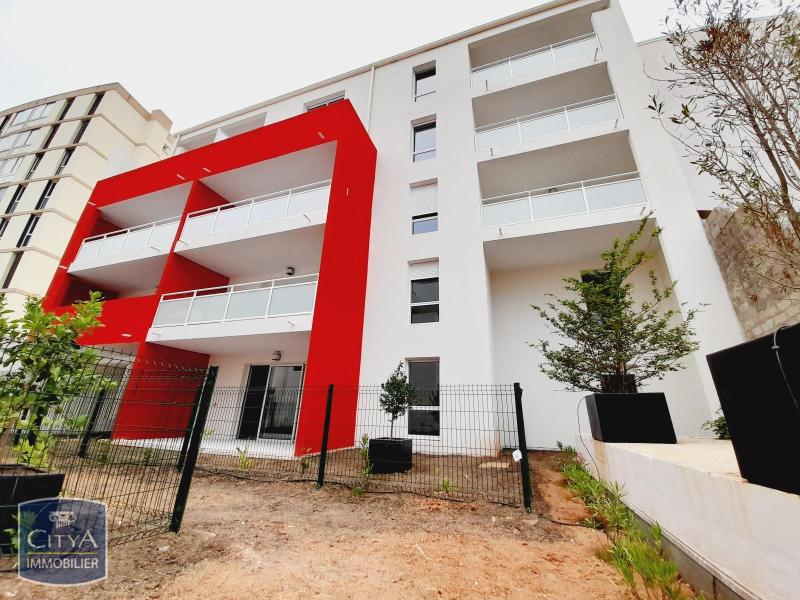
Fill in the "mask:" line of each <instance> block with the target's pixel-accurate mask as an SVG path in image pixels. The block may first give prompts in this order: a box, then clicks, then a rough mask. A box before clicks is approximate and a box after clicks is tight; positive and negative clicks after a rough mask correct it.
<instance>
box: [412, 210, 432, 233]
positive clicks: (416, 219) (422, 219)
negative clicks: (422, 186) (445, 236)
mask: <svg viewBox="0 0 800 600" xmlns="http://www.w3.org/2000/svg"><path fill="white" fill-rule="evenodd" d="M430 221H434V222H435V224H436V226H435V228H434V229H428V230H426V231H414V226H415V225H416V224H418V223H427V222H430ZM437 231H439V213H438V212H433V213H427V214H424V215H416V216H414V215H412V216H411V235H425V234H426V233H436V232H437Z"/></svg>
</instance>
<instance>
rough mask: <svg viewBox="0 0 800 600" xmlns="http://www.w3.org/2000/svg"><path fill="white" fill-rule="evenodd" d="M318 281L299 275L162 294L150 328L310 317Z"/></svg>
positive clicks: (311, 276)
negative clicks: (293, 316) (272, 318)
mask: <svg viewBox="0 0 800 600" xmlns="http://www.w3.org/2000/svg"><path fill="white" fill-rule="evenodd" d="M317 279H318V275H316V274H315V275H302V276H298V277H286V278H283V279H274V280H271V281H256V282H253V283H237V284H236V285H229V286H222V287H215V288H205V289H200V290H191V291H186V292H173V293H171V294H164V295H163V296H161V301H160V302H159V304H158V311H157V312H156V316H155V319H154V320H153V327H167V326H172V325H196V324H198V323H222V322H225V321H239V320H242V319H267V318H271V317H286V316H290V315H307V314H311V313H312V312H313V311H314V298H315V296H316V293H317Z"/></svg>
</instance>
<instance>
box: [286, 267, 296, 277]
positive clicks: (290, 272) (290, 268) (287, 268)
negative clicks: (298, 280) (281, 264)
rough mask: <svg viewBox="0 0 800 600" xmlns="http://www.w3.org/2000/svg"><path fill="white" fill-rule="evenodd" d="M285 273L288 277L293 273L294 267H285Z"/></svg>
mask: <svg viewBox="0 0 800 600" xmlns="http://www.w3.org/2000/svg"><path fill="white" fill-rule="evenodd" d="M286 275H287V276H289V277H291V276H292V275H294V267H286Z"/></svg>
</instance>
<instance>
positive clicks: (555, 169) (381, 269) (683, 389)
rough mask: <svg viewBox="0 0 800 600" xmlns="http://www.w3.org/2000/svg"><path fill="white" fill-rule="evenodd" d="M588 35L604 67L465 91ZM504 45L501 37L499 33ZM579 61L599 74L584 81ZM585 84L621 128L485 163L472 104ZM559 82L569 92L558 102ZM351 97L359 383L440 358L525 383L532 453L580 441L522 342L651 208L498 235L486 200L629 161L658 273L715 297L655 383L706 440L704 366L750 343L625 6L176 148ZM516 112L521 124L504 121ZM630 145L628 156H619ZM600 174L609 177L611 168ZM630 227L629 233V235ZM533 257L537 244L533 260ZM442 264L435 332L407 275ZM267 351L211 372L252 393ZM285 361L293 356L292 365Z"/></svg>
mask: <svg viewBox="0 0 800 600" xmlns="http://www.w3.org/2000/svg"><path fill="white" fill-rule="evenodd" d="M592 11H594V12H593V14H592ZM540 22H541V23H540ZM592 31H594V32H595V33H596V35H597V38H598V39H599V42H600V45H601V46H602V48H601V49H600V50H598V52H597V53H596V54H594V55H593V56H589V57H583V58H580V59H578V60H575V61H572V62H569V63H563V64H559V65H556V66H553V67H548V68H546V69H542V70H541V71H537V72H533V73H528V74H525V75H520V76H519V77H515V78H513V79H509V80H506V81H503V82H495V83H491V84H490V85H489V88H488V90H487V89H472V88H471V81H470V79H471V77H470V67H471V66H474V65H478V64H481V63H483V62H489V61H492V60H495V59H497V58H502V57H507V56H510V55H512V54H516V53H519V52H522V51H524V50H532V49H534V48H537V47H541V46H544V45H547V44H551V43H555V42H558V41H560V40H564V39H567V38H572V37H574V36H578V35H582V34H586V33H590V32H592ZM498 34H504V37H502V38H494V37H493V36H496V35H498ZM489 38H492V39H489ZM434 61H435V64H436V72H437V75H436V79H437V81H436V93H435V94H432V95H430V96H426V97H424V98H421V99H419V100H418V101H415V99H414V95H413V73H414V69H415V68H416V67H419V66H421V65H426V64H429V63H432V62H434ZM583 67H592V68H591V69H588V70H587V69H584V70H583V71H581V68H583ZM598 69H600V70H599V71H598ZM603 69H605V72H606V73H607V75H606V74H605V73H604V72H603V71H602V70H603ZM582 75H583V76H586V77H587V89H586V95H585V98H584V99H587V100H588V99H591V98H594V97H597V96H598V95H604V94H606V93H608V91H609V90H608V83H609V82H610V84H611V87H612V88H613V93H615V94H616V96H617V101H618V103H619V106H620V108H621V110H622V114H623V116H624V118H623V119H620V120H619V121H618V122H615V123H605V124H602V125H598V126H594V127H588V128H585V129H580V130H575V131H570V132H568V133H564V134H559V135H554V136H549V137H547V138H542V139H538V140H535V141H533V142H526V143H525V144H520V145H518V146H509V147H506V148H504V149H503V150H501V151H498V152H497V153H496V154H495V156H496V158H494V159H492V156H491V155H487V152H482V153H476V151H475V142H474V128H475V125H476V123H478V124H480V125H484V124H485V123H486V121H485V119H486V118H488V117H484V116H480V117H478V116H477V114H476V112H475V109H474V106H480V107H481V110H482V111H484V112H486V111H489V110H490V109H491V110H499V111H500V112H501V113H502V109H498V108H497V107H498V106H508V110H509V111H511V110H513V108H514V107H526V106H534V107H535V106H539V105H538V104H537V102H538V101H539V99H536V98H534V99H531V98H528V97H526V96H524V94H536V93H537V92H536V90H537V86H540V87H541V89H542V90H546V92H547V93H546V95H544V96H543V98H545V97H546V98H558V97H560V95H561V96H563V97H567V96H569V97H570V101H572V98H575V97H576V95H577V97H578V98H580V94H579V90H580V87H581V86H580V77H581V76H582ZM556 76H560V77H561V79H554V78H555V77H556ZM559 82H561V83H559ZM560 85H563V86H565V87H564V91H563V92H560V91H559V86H560ZM339 92H344V94H345V97H346V98H347V99H349V100H350V101H351V102H352V103H353V106H354V108H355V110H356V112H357V113H358V114H359V116H360V117H361V119H362V121H363V122H364V124H365V126H366V127H367V129H368V132H369V135H370V137H371V138H372V140H373V142H374V143H375V145H376V147H377V150H378V162H377V171H376V181H375V190H374V200H373V213H372V237H371V246H370V257H369V275H368V285H367V300H366V315H365V322H364V332H363V348H362V361H361V382H362V384H364V385H375V384H379V383H380V382H382V381H384V380H385V379H386V377H387V376H388V375H389V373H390V372H391V371H392V370H393V368H394V367H395V366H396V365H397V363H398V362H399V361H407V360H409V359H412V360H413V359H424V358H438V359H439V361H440V381H441V383H442V384H491V383H503V384H510V383H512V382H514V381H520V382H521V383H522V385H523V387H524V388H525V394H524V406H525V412H526V425H527V429H528V445H529V446H530V447H552V446H553V445H554V443H555V441H557V440H569V439H571V438H572V436H573V435H574V433H575V431H576V427H575V405H576V401H577V399H578V398H579V397H580V396H581V395H582V394H579V393H575V394H568V393H563V392H559V391H558V389H559V384H557V383H555V382H551V381H548V380H546V379H545V378H544V377H543V376H542V375H541V374H540V373H539V372H538V369H537V367H536V365H537V364H538V363H539V362H540V357H539V356H538V355H537V353H536V351H535V350H534V349H532V348H530V347H528V346H527V345H526V344H525V342H533V341H536V340H537V339H538V337H540V336H542V335H545V332H544V330H543V328H542V323H541V322H539V320H538V319H537V318H536V316H535V314H534V313H533V311H532V310H531V309H530V308H529V305H530V304H533V303H536V302H541V301H542V300H543V297H544V296H543V295H544V294H545V293H546V292H559V291H560V289H561V288H562V284H561V282H560V279H561V278H562V277H564V276H567V275H577V274H578V273H579V272H580V270H581V269H585V268H590V267H592V266H594V265H595V264H596V260H597V256H598V254H599V249H600V248H602V247H606V246H608V245H609V244H610V243H611V241H612V239H613V237H614V236H615V235H620V232H622V234H623V235H624V234H625V233H626V232H628V231H631V230H632V229H633V228H634V227H635V221H636V219H637V218H638V217H639V215H640V214H641V212H640V211H638V208H637V209H626V210H622V211H618V212H614V211H610V212H603V213H597V214H586V215H580V216H576V217H564V218H559V219H554V220H551V221H545V222H542V223H535V224H532V225H528V226H513V227H509V228H506V227H501V228H499V231H498V228H492V229H491V230H489V229H483V228H482V224H481V223H482V221H481V198H482V196H483V197H488V196H489V195H492V194H493V193H510V192H518V191H522V190H523V189H526V188H525V187H521V186H524V185H526V182H531V181H539V180H541V181H543V182H544V183H545V184H546V183H549V181H550V179H548V178H554V179H555V180H554V181H553V183H555V184H562V183H566V182H568V181H574V180H577V179H581V178H582V177H584V174H585V173H592V172H600V174H604V175H612V174H616V173H618V172H620V171H621V170H628V169H629V168H630V167H633V170H638V171H639V173H640V174H641V178H642V181H643V183H644V186H645V188H646V190H647V195H648V198H649V206H650V208H652V209H653V210H654V218H655V221H656V222H657V224H658V225H660V226H662V227H664V229H665V232H664V234H663V236H662V240H661V246H660V251H659V256H658V257H657V264H658V268H659V271H660V273H661V274H662V275H663V277H662V280H663V281H664V282H667V281H669V280H671V279H677V280H678V291H677V300H678V301H679V302H681V303H684V302H685V303H686V304H687V306H697V305H698V304H700V303H710V304H711V307H710V308H708V309H706V311H705V312H704V313H703V314H702V315H700V316H698V318H697V320H696V328H697V331H698V334H699V339H700V342H701V345H702V348H701V350H700V351H699V352H697V353H695V355H694V356H692V357H689V358H688V359H687V361H686V362H687V367H688V368H687V369H686V370H685V371H683V372H681V373H677V374H671V375H670V376H669V377H667V378H666V379H665V381H663V382H661V383H659V384H658V385H653V386H652V389H659V390H663V391H665V392H666V393H667V395H668V398H669V402H670V408H671V410H672V414H673V419H674V421H675V425H676V429H677V431H678V433H679V434H680V435H688V434H700V433H701V431H700V429H699V427H700V424H701V423H702V422H703V421H704V420H705V419H706V418H708V415H709V414H710V413H711V412H712V411H713V410H714V409H715V408H716V407H717V406H718V402H717V398H716V394H715V391H714V388H713V385H712V382H711V379H710V375H709V373H708V368H707V366H706V364H705V355H706V354H707V353H709V352H712V351H714V350H717V349H720V348H723V347H726V346H729V345H732V344H735V343H737V342H739V341H740V340H741V333H740V331H739V325H738V322H737V320H736V317H735V314H734V312H733V309H732V307H731V305H730V301H729V299H728V297H727V293H726V290H725V286H724V283H723V281H722V278H721V276H720V274H719V271H718V267H717V265H716V262H715V260H714V257H713V254H712V252H711V249H710V248H709V246H708V243H707V241H706V238H705V234H704V232H703V228H702V224H701V222H700V219H699V217H698V215H697V208H698V207H699V206H702V204H701V203H699V202H698V200H697V195H698V188H696V187H695V186H694V185H690V184H689V183H687V182H688V181H690V173H687V171H686V169H685V166H684V165H682V163H681V161H680V158H679V156H678V154H677V153H676V149H675V147H674V145H673V144H672V142H671V141H670V138H669V136H668V135H667V134H666V133H665V132H664V131H663V130H662V129H661V126H660V125H659V124H658V123H657V122H655V121H653V120H652V118H651V114H650V113H649V111H647V110H646V106H647V104H648V101H649V95H650V93H652V87H651V84H650V82H649V81H648V79H647V78H646V77H645V75H644V74H643V72H642V58H641V57H640V55H639V54H638V52H637V48H636V46H635V45H634V43H633V40H632V38H631V36H630V32H629V30H628V28H627V25H626V23H625V20H624V17H623V15H622V12H621V9H620V7H619V5H618V3H617V2H616V0H611V2H602V1H601V2H591V1H589V0H577V1H575V2H559V3H553V5H551V6H550V8H543V9H537V10H533V11H530V12H529V13H527V14H526V15H524V16H521V17H519V18H517V19H511V20H506V21H503V22H501V23H498V24H495V25H493V26H490V27H486V28H482V29H480V30H475V31H472V32H468V33H467V34H464V35H461V36H455V37H454V38H451V39H449V40H447V41H446V43H441V44H431V45H430V46H427V47H425V48H424V49H422V50H420V51H416V52H411V53H408V54H406V55H402V56H399V57H394V58H392V59H389V60H387V61H382V62H380V63H377V64H376V65H374V66H372V67H368V68H365V69H363V70H360V71H359V72H357V73H354V74H350V75H348V76H343V77H342V78H341V79H339V80H337V81H329V82H325V83H324V84H321V85H320V86H318V87H314V86H312V87H311V88H307V89H305V90H302V91H300V92H297V93H295V94H287V95H286V96H284V97H281V98H278V99H276V100H274V101H270V102H267V103H264V104H262V105H259V106H257V107H252V108H249V109H246V110H244V111H241V112H240V113H238V114H235V115H230V116H226V117H222V118H220V119H217V120H215V121H213V122H209V123H205V124H202V125H200V126H197V127H195V128H192V129H191V130H189V131H187V132H184V133H183V134H182V135H181V139H180V141H179V145H180V146H181V147H182V148H184V149H191V148H194V147H198V146H200V145H205V144H207V143H212V142H213V141H214V140H215V139H223V138H224V137H225V136H226V135H234V134H236V133H241V132H242V131H246V130H248V129H252V128H255V127H258V126H261V125H263V124H268V123H274V122H276V121H280V120H282V119H285V118H288V117H291V116H294V115H297V114H300V113H301V112H303V110H304V107H305V106H306V105H307V103H309V102H311V101H314V100H317V99H322V98H325V97H329V96H331V95H333V94H336V93H339ZM496 92H502V93H503V97H504V98H505V100H503V102H506V104H505V105H502V104H499V102H500V95H493V94H495V93H496ZM516 116H521V115H519V114H508V115H507V118H509V117H516ZM433 117H435V119H436V122H437V131H436V134H437V149H436V150H437V156H436V158H435V159H432V160H427V161H423V162H419V163H414V162H412V158H411V156H412V147H411V145H412V124H413V123H417V122H420V121H423V120H425V119H430V118H433ZM612 136H616V137H612ZM569 142H574V143H575V144H576V145H575V146H574V147H575V148H576V151H577V150H578V149H579V148H583V150H582V151H581V152H583V154H580V159H578V158H576V157H577V156H578V155H575V157H573V160H569V158H570V157H569V156H566V157H562V155H563V153H564V152H565V151H564V148H565V147H566V146H564V144H566V143H569ZM581 144H583V145H582V146H581ZM592 144H594V145H592ZM621 145H622V146H624V148H626V150H624V151H622V150H620V147H622V146H621ZM572 147H573V146H570V147H569V148H572ZM604 148H608V150H607V151H606V150H604ZM598 149H599V150H598ZM534 152H540V154H535V153H534ZM548 155H549V156H550V160H551V161H554V164H553V166H552V168H551V167H547V168H545V167H543V166H542V165H543V164H545V163H544V162H543V160H540V159H544V158H545V157H546V156H548ZM494 161H505V162H498V163H494ZM479 163H480V167H479ZM489 163H494V164H489ZM497 164H499V167H497V166H496V165H497ZM510 165H511V166H510ZM513 165H517V166H516V167H514V166H513ZM604 165H605V166H604ZM537 168H538V169H539V170H538V171H537ZM603 168H607V169H614V170H611V171H610V172H607V173H605V172H601V171H602V169H603ZM479 173H480V174H479ZM492 173H494V174H492ZM570 176H574V177H575V179H569V177H570ZM591 176H596V175H591ZM586 177H589V175H586ZM430 181H436V182H437V184H438V213H439V225H438V231H437V232H433V233H426V234H420V235H411V191H410V188H411V186H412V185H414V184H417V183H420V182H430ZM309 183H310V182H309ZM490 191H491V192H492V193H490ZM482 192H483V193H482ZM619 224H626V225H624V227H622V229H620V226H619ZM612 225H616V226H615V227H612ZM577 228H588V230H591V231H592V236H591V237H592V238H593V240H594V242H593V245H591V251H589V249H588V248H590V247H589V246H587V250H586V251H584V252H581V246H582V241H581V240H579V241H578V242H577V243H576V242H575V236H574V235H566V234H567V233H568V232H569V231H573V232H574V230H575V229H577ZM583 230H586V229H583ZM544 232H547V233H548V235H549V236H550V237H548V242H547V244H545V245H544V246H541V247H542V248H546V250H540V251H535V249H536V248H538V247H539V246H537V244H539V240H540V239H542V235H543V234H544ZM598 240H599V241H598ZM515 244H519V245H515ZM526 244H527V246H526ZM490 247H491V248H490ZM525 248H529V249H533V250H531V251H530V255H529V254H526V252H527V251H524V249H525ZM504 249H505V250H504ZM595 250H596V251H595ZM537 252H538V253H537ZM504 253H505V254H506V255H507V256H506V257H505V259H503V260H499V262H498V260H497V259H496V257H497V256H498V255H503V254H504ZM509 255H513V256H509ZM565 257H567V258H565ZM431 259H437V260H438V262H439V286H440V287H439V294H440V298H439V302H440V321H439V322H438V323H426V324H413V325H412V324H411V323H410V281H409V275H408V271H409V264H410V263H414V262H417V261H424V260H431ZM511 263H514V265H513V266H510V265H511ZM264 278H266V274H265V277H264ZM271 351H272V349H271V348H264V351H263V352H256V353H254V354H249V355H246V356H244V355H240V354H237V355H231V354H214V355H213V356H212V364H219V365H220V367H221V369H220V378H221V381H224V382H225V383H223V385H242V382H243V381H244V377H245V375H246V372H247V366H248V364H268V363H270V362H271V361H270V354H271ZM332 359H333V358H332ZM292 360H300V358H297V359H295V358H292ZM281 364H290V363H289V362H286V359H284V360H282V361H281ZM443 425H444V424H443Z"/></svg>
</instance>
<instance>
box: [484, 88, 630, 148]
mask: <svg viewBox="0 0 800 600" xmlns="http://www.w3.org/2000/svg"><path fill="white" fill-rule="evenodd" d="M621 116H622V115H621V112H620V109H619V105H618V103H617V98H616V96H614V95H613V94H612V95H608V96H603V97H600V98H594V99H592V100H585V101H583V102H577V103H574V104H568V105H565V106H561V107H559V108H555V109H550V110H546V111H542V112H538V113H534V114H531V115H526V116H524V117H518V118H515V119H508V120H506V121H502V122H498V123H492V124H491V125H485V126H483V127H478V128H476V129H475V149H476V150H477V151H478V152H480V151H484V150H490V151H491V150H492V149H494V148H499V147H503V146H511V145H514V144H520V143H522V142H527V141H531V140H535V139H538V138H543V137H546V136H550V135H554V134H557V133H563V132H566V131H572V130H575V129H581V128H583V127H589V126H592V125H599V124H601V123H608V122H613V121H618V120H619V119H620V118H621Z"/></svg>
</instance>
